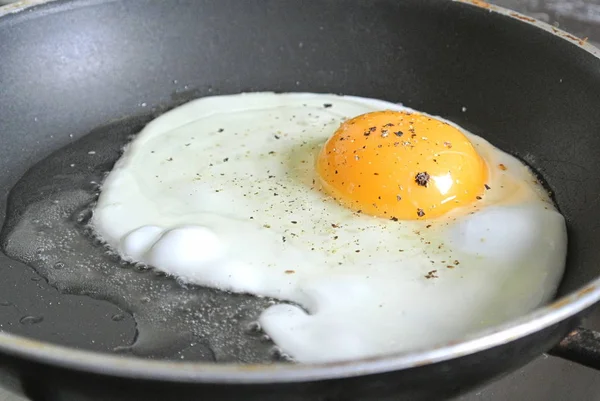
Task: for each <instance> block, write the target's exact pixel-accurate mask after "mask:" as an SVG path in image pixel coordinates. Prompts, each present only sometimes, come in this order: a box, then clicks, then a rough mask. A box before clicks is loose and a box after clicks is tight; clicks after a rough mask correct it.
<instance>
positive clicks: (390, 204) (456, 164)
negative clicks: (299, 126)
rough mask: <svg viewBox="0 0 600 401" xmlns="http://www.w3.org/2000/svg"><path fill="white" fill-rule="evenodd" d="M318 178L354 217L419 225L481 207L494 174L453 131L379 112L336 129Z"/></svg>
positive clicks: (412, 116)
mask: <svg viewBox="0 0 600 401" xmlns="http://www.w3.org/2000/svg"><path fill="white" fill-rule="evenodd" d="M317 172H318V174H319V176H320V178H321V184H322V186H323V188H324V189H325V191H326V192H328V193H329V194H330V195H331V196H333V197H334V198H335V199H337V200H338V201H339V202H340V203H342V204H343V205H345V206H347V207H349V208H351V209H353V210H355V211H360V212H362V213H367V214H370V215H374V216H379V217H386V218H391V219H394V220H396V219H401V220H415V219H430V218H435V217H439V216H441V215H443V214H445V213H447V212H449V211H451V210H453V209H455V208H459V207H462V206H466V205H469V204H471V203H473V202H475V201H476V200H477V199H481V197H482V196H483V192H484V191H485V185H486V180H487V175H488V168H487V165H486V163H485V161H484V160H483V159H482V158H481V157H480V156H479V154H478V153H477V152H476V151H475V148H474V147H473V145H472V144H471V142H470V141H469V140H468V139H467V137H466V136H465V135H464V134H463V133H462V132H461V131H460V130H458V129H456V128H454V127H453V126H451V125H450V124H448V123H446V122H443V121H440V120H437V119H435V118H433V117H429V116H426V115H423V114H420V113H415V112H406V111H377V112H373V113H367V114H363V115H360V116H358V117H355V118H353V119H351V120H347V121H346V122H344V123H343V124H342V125H341V126H340V128H338V130H337V131H336V132H335V134H334V135H333V136H332V137H331V138H330V139H329V140H328V141H327V142H326V143H325V145H324V146H323V148H322V150H321V152H320V153H319V155H318V158H317Z"/></svg>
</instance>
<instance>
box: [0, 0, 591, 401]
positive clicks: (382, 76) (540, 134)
mask: <svg viewBox="0 0 600 401" xmlns="http://www.w3.org/2000/svg"><path fill="white" fill-rule="evenodd" d="M1 10H2V11H0V135H1V138H2V146H0V163H1V167H2V168H1V170H0V171H1V173H0V202H1V207H0V210H2V223H3V230H2V234H1V236H0V242H1V245H2V249H3V252H4V253H2V254H0V330H1V331H0V381H1V383H2V385H3V386H4V387H7V388H9V389H11V390H12V391H15V392H19V393H24V394H25V395H26V396H27V397H29V398H31V399H33V400H36V401H54V400H61V401H62V400H65V401H71V400H76V401H80V400H142V399H143V400H165V399H172V400H182V401H183V400H205V399H207V400H242V399H244V400H246V399H247V400H261V401H265V400H266V401H268V400H277V401H282V400H319V401H326V400H327V401H341V400H378V401H381V400H429V399H432V400H439V399H447V398H449V397H451V396H453V395H456V394H459V393H461V392H464V391H467V390H469V389H471V388H473V387H474V386H477V385H481V384H482V383H484V382H486V381H488V380H490V379H492V378H495V377H498V376H500V375H502V374H504V373H506V372H508V371H511V370H514V369H516V368H518V367H520V366H522V365H524V364H526V363H527V362H529V361H531V360H532V359H533V358H535V357H536V356H538V355H540V354H541V353H543V352H546V351H548V350H550V349H552V351H551V352H552V353H554V354H556V355H560V356H562V357H565V358H569V359H572V360H576V361H578V362H580V363H584V364H586V365H588V366H591V367H595V368H598V367H600V363H599V360H600V358H598V349H599V347H598V343H597V341H596V338H597V335H596V333H593V332H591V331H588V330H585V329H577V327H578V326H579V325H580V323H581V319H582V317H583V316H584V314H585V312H586V311H587V310H589V308H590V307H592V306H593V305H594V304H595V303H597V302H598V300H599V299H600V288H599V286H600V280H599V279H598V276H599V275H600V264H599V263H598V261H599V260H600V247H599V246H598V245H597V244H598V243H599V241H600V238H599V236H600V233H599V230H598V227H599V225H598V221H600V209H599V208H598V207H596V205H597V204H598V200H599V197H600V195H598V194H600V180H598V179H597V178H596V176H595V173H596V172H597V171H598V169H599V168H600V157H598V154H600V135H598V133H599V131H600V113H598V112H597V110H599V109H600V59H599V58H598V55H599V53H598V51H597V50H596V49H594V48H593V47H591V46H590V45H589V44H587V43H586V42H585V40H581V39H579V38H576V37H573V36H571V35H569V34H566V33H564V32H562V31H560V30H558V29H556V28H554V27H550V26H548V25H545V24H543V23H540V22H538V21H535V20H532V19H530V18H528V17H524V16H522V15H519V14H517V13H513V12H511V11H507V10H504V9H500V8H498V7H494V6H491V5H488V4H486V3H484V2H481V1H475V0H473V1H465V2H453V1H434V0H402V1H397V0H371V1H359V0H322V1H316V0H314V1H308V0H306V1H298V0H246V1H235V0H197V1H192V0H180V1H177V2H154V1H151V0H79V1H63V0H56V1H35V2H25V3H18V4H16V5H12V6H7V7H5V8H3V9H1ZM262 90H271V91H283V92H290V91H309V92H329V93H345V94H353V95H358V96H365V97H374V98H381V99H386V100H390V101H398V102H402V103H404V104H405V105H406V106H408V107H412V108H415V109H418V110H423V111H426V112H428V113H431V114H434V115H440V116H442V117H445V118H447V119H450V120H452V121H454V122H456V123H458V124H460V125H461V126H463V127H465V128H466V129H468V130H470V131H472V132H474V133H476V134H479V135H481V136H483V137H484V138H486V139H488V140H490V141H491V142H492V143H493V144H495V145H497V146H499V147H500V148H502V149H503V150H505V151H508V152H510V153H512V154H514V155H516V156H518V157H520V158H522V159H523V160H524V161H526V162H527V163H529V164H530V165H531V166H532V168H533V169H535V170H536V171H537V172H538V173H540V174H541V176H542V177H543V178H544V179H545V181H546V183H547V185H548V187H549V188H550V189H551V190H552V193H553V194H554V197H555V200H556V202H557V204H558V205H559V208H560V210H561V212H562V213H563V214H564V215H565V216H566V219H567V221H568V230H569V251H568V266H567V271H566V273H565V277H564V279H563V282H562V283H561V287H560V289H559V292H558V294H557V299H556V301H555V302H553V303H552V304H550V305H547V306H546V307H544V308H541V309H539V310H536V311H534V312H532V313H530V314H528V315H526V316H523V317H521V318H519V319H517V320H515V321H511V322H508V323H506V324H504V325H503V326H501V327H495V328H492V329H489V330H487V331H485V332H482V333H476V334H474V335H472V336H470V337H469V338H465V339H462V340H460V341H456V342H453V343H450V344H441V345H440V346H438V347H434V348H431V349H424V350H416V351H414V352H409V353H404V354H400V355H389V356H385V357H380V358H372V359H367V360H361V361H353V362H347V363H334V364H321V365H294V364H289V363H284V362H283V361H279V362H276V363H273V362H271V363H267V364H256V363H244V364H237V363H231V362H235V355H242V354H243V351H244V350H245V349H246V347H245V346H242V347H237V348H236V346H235V342H227V341H225V340H228V341H229V340H231V338H230V337H232V338H233V337H235V336H236V335H238V334H239V333H237V331H236V330H235V329H233V328H230V329H227V330H213V331H210V330H209V331H208V332H205V335H204V336H198V333H190V332H189V327H188V326H189V325H187V326H186V325H182V324H180V323H181V321H182V320H178V319H181V318H183V317H186V316H188V317H189V316H193V315H194V313H195V309H194V308H195V307H196V306H197V307H198V308H199V309H202V308H208V306H207V305H208V304H210V303H212V305H213V310H216V311H222V310H226V309H227V308H224V307H225V306H232V305H233V306H235V305H239V304H240V303H243V304H244V305H250V306H249V307H248V308H247V309H244V310H238V312H239V313H238V312H236V313H238V314H239V316H238V315H235V316H233V315H227V314H226V313H224V312H223V313H221V314H218V313H217V314H216V315H214V316H215V317H213V318H212V319H213V320H212V322H213V323H214V322H215V321H217V320H218V323H219V324H221V325H225V326H226V325H227V324H228V323H229V322H231V321H233V320H234V318H235V319H238V318H240V319H242V320H243V319H244V318H248V317H251V315H252V313H256V310H257V308H260V305H259V304H253V303H252V302H254V301H252V297H250V296H244V295H239V296H235V295H232V294H221V293H218V292H216V291H213V292H210V291H208V290H206V289H201V288H187V289H186V288H182V287H181V286H179V285H178V284H177V283H176V282H174V281H173V280H171V279H170V278H168V277H160V276H157V275H155V274H154V273H152V272H149V271H146V270H144V269H136V268H135V267H131V266H125V265H120V264H119V263H118V262H117V261H116V260H114V258H113V259H111V258H110V257H109V256H107V255H104V253H102V252H98V251H93V250H94V249H96V250H97V249H98V246H97V244H94V243H93V240H92V239H91V238H89V237H87V236H86V235H87V233H86V231H85V228H84V227H85V221H86V219H87V218H89V211H88V210H87V209H86V208H85V207H84V206H85V204H86V202H87V203H88V205H89V202H93V197H94V196H95V194H96V193H97V190H98V186H97V184H98V182H99V181H101V179H102V174H103V173H104V172H106V171H107V170H109V169H110V166H111V164H112V163H114V161H115V160H116V158H117V157H118V155H119V149H120V147H121V146H122V145H123V144H124V143H126V142H127V140H128V139H129V138H130V136H131V135H132V134H135V133H136V132H137V131H139V129H140V128H141V127H143V125H144V124H145V123H146V122H148V121H149V120H150V119H152V118H153V117H155V116H157V115H159V114H160V113H162V112H164V111H165V110H168V109H169V108H172V107H174V106H176V105H178V104H181V103H183V102H185V101H188V100H190V99H193V98H197V97H201V96H205V95H210V94H229V93H238V92H244V91H262ZM60 149H62V150H60ZM69 169H72V170H69ZM73 185H78V187H77V188H79V189H80V190H81V191H82V192H73ZM82 194H83V195H82ZM76 195H77V196H76ZM78 196H79V197H78ZM49 201H51V202H50V203H48V202H49ZM44 202H46V203H44ZM40 205H42V206H45V207H48V209H47V210H46V209H44V208H39V207H38V206H40ZM49 205H50V206H49ZM52 205H55V206H52ZM36 208H37V209H36ZM32 210H34V211H36V213H38V215H41V216H42V220H44V219H46V220H44V221H50V222H51V224H50V223H49V224H48V225H47V226H46V227H44V230H41V231H44V233H43V235H42V234H40V233H39V232H40V231H38V232H36V234H35V235H33V234H32V233H33V231H32V229H31V227H33V226H34V223H35V221H34V223H31V221H30V218H31V213H32ZM45 210H46V211H45ZM65 215H66V216H67V217H68V218H67V219H66V220H64V221H62V220H61V221H62V223H61V224H63V225H60V224H59V220H60V219H59V217H60V218H62V217H64V216H65ZM57 216H58V217H57ZM61 216H62V217H61ZM53 219H54V220H53ZM65 221H66V222H67V223H65ZM27 222H29V223H31V224H30V225H27V224H26V223H27ZM38 223H39V221H38V222H37V223H35V224H38ZM32 224H33V225H32ZM39 224H42V223H39ZM65 224H67V225H69V224H70V226H69V227H75V228H73V229H74V230H76V233H77V235H74V236H73V237H72V239H71V241H67V242H63V243H61V246H55V247H54V248H52V250H53V252H56V253H54V254H51V255H50V256H48V255H47V254H46V253H47V249H46V248H44V247H41V248H37V245H35V246H34V248H35V249H33V251H32V250H31V249H30V248H31V246H33V245H32V244H34V243H35V242H36V241H38V242H39V241H40V240H39V238H38V237H44V236H50V237H51V236H52V235H57V233H58V232H60V230H62V229H64V227H65V226H64V225H65ZM77 230H79V231H77ZM15 232H17V233H18V234H19V235H16V234H15ZM79 234H80V235H79ZM44 238H45V237H44ZM82 249H83V250H85V251H86V252H87V254H89V255H90V256H89V257H90V258H92V257H94V258H97V259H93V260H94V261H95V262H93V263H88V264H87V265H82V264H79V265H77V269H75V267H74V266H69V265H68V263H64V262H60V263H58V262H55V260H54V259H51V257H55V256H56V255H57V253H58V254H60V255H61V257H62V256H64V257H67V256H65V255H71V256H73V255H74V254H77V253H78V251H81V250H82ZM61 252H62V253H61ZM86 252H83V254H86ZM94 252H95V253H94ZM81 254H82V252H79V256H78V257H81V256H82V255H81ZM100 254H102V255H104V256H102V255H100ZM83 256H85V255H83ZM102 258H103V259H102ZM84 259H85V258H84ZM70 260H71V259H69V260H67V262H68V261H70ZM73 260H74V259H73ZM78 260H79V261H80V262H81V259H78ZM49 261H52V266H49V263H50V262H49ZM81 263H83V262H81ZM107 266H108V267H107ZM65 272H70V273H71V274H70V275H67V274H66V273H65ZM113 277H120V278H122V280H121V285H122V286H123V288H124V289H125V291H121V292H120V293H119V291H118V289H114V290H111V289H110V288H112V287H110V286H107V285H106V283H108V282H111V281H110V280H112V278H113ZM152 280H159V282H160V286H159V287H160V288H161V289H162V290H164V291H166V292H164V293H161V294H171V295H170V296H171V298H175V301H174V302H175V303H177V302H179V301H177V299H184V298H185V299H186V300H189V299H192V298H193V301H194V302H196V304H193V305H194V308H187V309H186V308H179V309H177V310H174V312H173V313H171V314H168V316H166V317H165V316H163V319H165V320H164V321H162V324H155V325H154V326H153V330H155V331H154V332H153V335H154V337H153V339H150V340H152V341H150V340H149V339H148V338H147V336H146V335H145V334H144V333H147V328H148V327H149V322H150V320H149V318H148V316H150V315H149V314H148V311H151V310H152V308H153V307H156V306H157V305H161V302H164V299H155V298H156V297H155V298H153V292H152V290H150V289H149V288H150V287H152V285H150V284H148V283H155V281H152ZM145 286H149V287H145ZM152 288H155V287H152ZM146 290H147V291H146ZM136 291H140V292H139V294H138V292H136ZM119 294H120V295H119ZM132 294H134V295H136V296H137V295H140V296H142V295H144V294H145V295H144V296H143V299H141V300H140V302H139V303H136V304H135V308H133V309H131V308H128V305H129V306H130V305H132V304H131V303H128V302H127V301H128V300H130V298H131V297H132V296H133V295H132ZM173 294H175V295H173ZM190 294H193V295H190ZM197 294H201V295H197ZM128 297H129V298H128ZM186 297H188V298H186ZM189 297H192V298H189ZM109 301H110V302H109ZM257 302H258V301H257ZM140 305H142V306H140ZM143 305H146V306H143ZM214 305H216V307H214ZM230 309H231V308H229V309H227V310H230ZM209 320H210V319H209ZM150 323H151V322H150ZM154 323H156V322H154ZM159 323H161V322H159ZM196 323H198V322H196ZM204 323H205V324H206V325H207V327H208V326H209V325H208V323H211V322H204ZM136 324H137V326H136ZM198 324H200V325H202V322H200V323H198ZM217 326H218V325H217ZM225 326H218V327H217V329H218V328H219V327H221V328H222V327H225ZM157 327H158V329H157ZM211 327H212V326H211ZM424 329H426V328H424ZM238 331H239V328H238ZM206 333H208V334H206ZM236 333H237V334H236ZM216 336H221V337H222V338H223V339H224V340H223V341H225V344H226V346H224V347H221V348H220V349H219V350H218V352H217V351H215V349H213V348H214V347H212V346H211V343H210V341H212V340H214V338H215V337H216ZM221 337H220V338H221ZM242 337H244V338H246V337H248V338H250V337H252V336H250V335H247V336H246V335H244V336H242ZM165 338H169V339H174V341H172V342H171V341H161V339H165ZM244 341H247V343H244V344H251V345H252V346H257V345H256V344H259V343H261V341H263V339H260V341H259V340H257V339H256V338H254V339H252V340H244ZM131 344H133V345H134V346H133V347H132V346H130V345H131ZM182 344H186V345H185V346H184V345H182ZM243 355H246V354H243ZM182 358H183V359H182ZM258 359H259V358H258V357H256V355H254V356H252V355H250V356H248V355H246V356H244V357H240V360H243V361H244V360H245V361H247V362H248V361H249V362H252V361H254V360H258ZM211 361H212V362H211ZM214 361H217V362H230V363H214Z"/></svg>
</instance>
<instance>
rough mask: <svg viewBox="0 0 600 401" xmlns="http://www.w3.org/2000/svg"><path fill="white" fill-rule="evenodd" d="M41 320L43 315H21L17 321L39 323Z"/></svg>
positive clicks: (29, 323)
mask: <svg viewBox="0 0 600 401" xmlns="http://www.w3.org/2000/svg"><path fill="white" fill-rule="evenodd" d="M43 320H44V318H43V316H23V317H22V318H21V319H20V320H19V322H20V323H21V324H27V325H31V324H38V323H41V322H42V321H43Z"/></svg>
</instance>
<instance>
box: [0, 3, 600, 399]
mask: <svg viewBox="0 0 600 401" xmlns="http://www.w3.org/2000/svg"><path fill="white" fill-rule="evenodd" d="M240 1H243V0H240ZM398 1H400V0H398ZM440 1H442V0H440ZM448 1H449V0H448ZM12 2H13V1H11V0H0V6H2V5H6V4H9V3H12ZM491 2H492V3H493V4H496V5H499V6H503V7H507V8H511V9H513V10H516V11H519V12H521V13H523V14H526V15H529V16H531V17H533V18H537V19H539V20H541V21H544V22H547V23H549V24H552V25H554V26H556V27H559V28H561V29H563V30H565V31H568V32H570V33H572V34H574V35H576V36H579V37H581V38H586V37H587V38H589V42H590V43H592V44H593V45H595V46H597V47H599V48H600V0H494V1H491ZM586 326H587V327H589V328H592V329H596V330H600V307H599V308H597V309H596V311H595V312H594V313H593V314H592V315H591V316H590V317H589V319H588V321H587V323H586ZM0 401H24V400H23V399H22V398H19V397H15V396H13V395H10V394H8V393H5V392H4V391H3V390H2V389H0ZM240 401H242V400H240ZM441 401H445V400H441ZM454 401H600V371H594V370H592V369H588V368H585V367H582V366H579V365H576V364H574V363H570V362H566V361H563V360H560V359H557V358H553V357H549V356H546V355H543V356H541V357H540V358H538V359H537V360H535V361H534V362H532V363H530V364H529V365H527V366H526V367H524V368H522V369H520V370H518V371H517V372H514V373H512V374H510V375H507V376H506V377H504V378H503V379H501V380H498V381H496V382H494V383H492V384H490V385H488V386H486V387H484V388H482V389H480V390H477V391H473V392H471V393H470V394H468V395H465V396H463V397H460V398H458V399H456V400H454Z"/></svg>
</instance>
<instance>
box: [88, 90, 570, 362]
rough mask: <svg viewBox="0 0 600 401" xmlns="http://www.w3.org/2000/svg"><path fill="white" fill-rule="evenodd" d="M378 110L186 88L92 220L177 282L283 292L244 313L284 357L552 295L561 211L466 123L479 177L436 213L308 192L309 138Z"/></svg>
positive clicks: (438, 327)
mask: <svg viewBox="0 0 600 401" xmlns="http://www.w3.org/2000/svg"><path fill="white" fill-rule="evenodd" d="M383 109H390V110H406V108H404V107H402V106H399V105H397V104H393V103H388V102H383V101H379V100H374V99H364V98H357V97H349V96H335V95H321V94H274V93H252V94H239V95H230V96H215V97H206V98H202V99H198V100H195V101H193V102H190V103H188V104H185V105H183V106H180V107H178V108H176V109H174V110H172V111H170V112H168V113H166V114H164V115H162V116H160V117H159V118H157V119H156V120H154V121H152V122H151V123H150V124H148V125H147V126H146V127H145V128H144V129H143V130H142V132H141V133H140V134H139V135H137V137H136V138H135V139H134V140H133V141H132V142H131V144H129V146H128V147H127V148H126V150H125V152H124V154H123V156H122V157H121V158H120V160H119V161H118V162H117V164H116V165H115V167H114V169H113V170H112V172H111V173H110V174H109V175H108V177H107V179H106V181H105V182H104V184H103V187H102V192H101V195H100V198H99V200H98V203H97V206H96V208H95V210H94V215H93V218H92V225H93V227H94V228H95V230H96V232H97V233H98V235H99V236H101V237H102V238H103V239H104V240H105V241H106V242H107V243H108V244H109V245H110V246H111V247H113V248H114V249H115V250H117V251H118V252H119V253H120V254H121V255H122V256H123V257H124V258H127V259H129V260H134V261H137V262H142V263H146V264H148V265H151V266H153V267H154V268H156V269H159V270H162V271H164V272H166V273H168V274H171V275H173V276H176V277H178V278H180V279H181V280H183V281H185V282H190V283H195V284H199V285H205V286H210V287H213V288H218V289H222V290H229V291H234V292H247V293H252V294H255V295H258V296H270V297H275V298H278V299H281V300H285V301H290V302H291V303H290V304H279V305H274V306H272V307H270V308H269V309H267V310H266V311H264V313H263V314H262V315H261V317H260V319H259V320H260V323H261V325H262V327H263V329H264V330H265V331H266V333H267V334H268V335H269V336H270V337H271V338H272V339H273V340H274V342H275V343H276V344H277V345H278V346H279V347H281V348H282V349H283V351H284V352H286V353H288V354H289V355H291V356H292V357H293V358H294V359H295V360H297V361H299V362H330V361H340V360H348V359H356V358H361V357H368V356H375V355H381V354H385V353H391V352H398V351H406V350H410V349H414V348H419V347H426V346H431V345H434V344H439V343H442V342H445V341H450V340H456V339H458V338H460V337H462V336H464V335H466V334H469V333H472V332H474V331H477V330H480V329H483V328H485V327H488V326H491V325H495V324H499V323H502V322H504V321H506V320H508V319H511V318H514V317H517V316H519V315H522V314H524V313H526V312H528V311H530V310H532V309H534V308H536V307H537V306H539V305H540V304H542V303H544V302H547V301H548V300H549V299H551V297H552V296H553V294H554V292H555V291H556V288H557V286H558V283H559V282H560V279H561V277H562V273H563V270H564V263H565V257H566V243H567V239H566V229H565V222H564V219H563V217H562V216H561V215H560V214H559V213H558V212H557V211H556V209H555V208H554V206H553V205H552V203H551V201H550V199H549V198H548V195H547V194H546V192H545V191H544V189H543V188H542V187H541V185H540V184H539V183H537V180H536V179H535V177H534V176H533V175H532V174H531V172H530V171H529V169H528V168H527V167H526V166H524V165H523V164H522V163H521V162H520V161H518V160H517V159H515V158H514V157H512V156H510V155H508V154H506V153H504V152H502V151H500V150H498V149H496V148H494V147H493V146H492V145H490V144H489V143H488V142H486V141H485V140H483V139H482V138H480V137H477V136H475V135H472V134H469V133H466V134H467V135H468V137H469V138H470V140H471V141H472V142H473V143H474V144H475V146H476V148H477V150H478V152H479V153H480V154H481V155H482V156H483V157H484V159H485V160H486V161H487V162H488V165H489V166H490V179H489V182H488V183H487V184H488V185H489V187H490V189H489V190H488V191H487V192H486V194H485V196H484V197H483V199H482V200H481V201H479V202H477V203H476V204H474V205H473V206H469V207H468V208H463V209H461V210H456V211H455V212H453V213H450V214H448V215H447V216H444V217H443V218H440V219H437V220H432V221H399V222H398V221H391V220H384V219H380V218H375V217H370V216H366V215H362V214H357V213H354V212H352V211H350V210H348V209H346V208H344V207H342V206H340V205H339V204H338V203H337V202H335V201H334V200H332V199H331V198H330V197H328V196H327V195H326V194H324V193H322V192H321V191H319V187H318V179H317V177H316V172H315V169H314V159H315V155H316V153H317V152H318V150H319V149H320V146H322V144H323V143H324V142H325V141H326V140H327V139H328V138H329V137H330V136H331V135H332V134H333V133H334V132H335V130H336V129H337V128H338V126H339V125H340V123H341V122H342V121H343V120H344V119H347V118H351V117H354V116H357V115H359V114H363V113H366V112H370V111H376V110H383ZM463 132H464V131H463ZM499 164H503V165H504V166H506V170H501V169H499V168H495V166H498V165H499Z"/></svg>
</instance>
